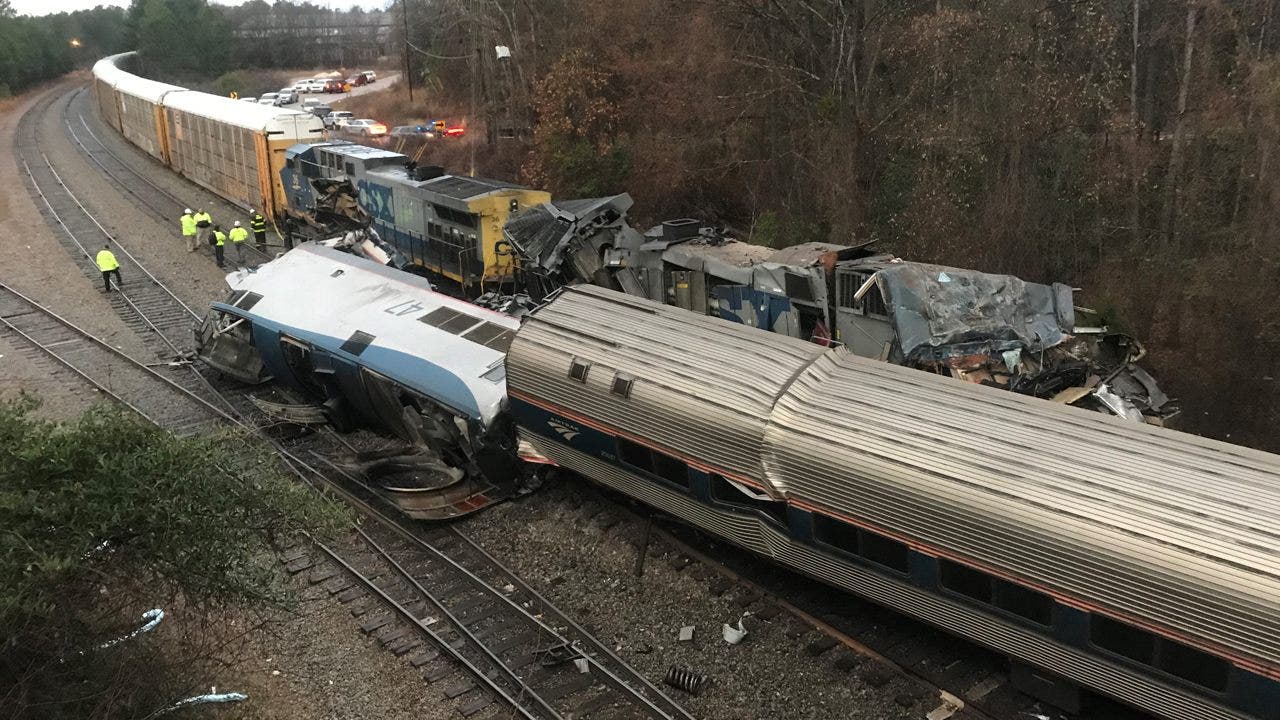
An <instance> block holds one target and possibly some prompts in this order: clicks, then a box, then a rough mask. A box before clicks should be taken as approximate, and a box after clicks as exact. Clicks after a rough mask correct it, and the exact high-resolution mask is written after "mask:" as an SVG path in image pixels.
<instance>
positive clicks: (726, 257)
mask: <svg viewBox="0 0 1280 720" xmlns="http://www.w3.org/2000/svg"><path fill="white" fill-rule="evenodd" d="M631 204H632V201H631V198H630V197H629V196H627V195H625V194H623V195H615V196H612V197H606V198H596V199H588V200H571V201H556V202H548V203H544V204H542V205H539V206H536V207H531V208H528V209H526V210H524V211H522V212H520V213H518V214H517V215H515V216H514V217H512V219H511V220H510V221H508V222H507V224H506V226H505V230H504V233H505V237H506V239H507V241H508V242H509V243H510V244H511V246H512V247H513V249H514V251H515V252H516V254H517V255H518V256H519V258H520V266H521V275H522V279H523V282H524V285H525V286H526V287H527V288H529V290H530V292H531V294H533V295H534V297H535V298H539V297H544V296H546V295H547V294H549V293H550V292H552V291H554V290H555V289H556V288H559V287H563V286H565V285H571V284H576V283H583V282H589V283H593V284H596V285H601V286H605V287H610V288H613V289H616V290H622V291H624V292H627V293H628V294H631V295H638V296H641V297H645V298H648V299H650V300H654V301H656V302H662V303H665V304H668V305H675V306H678V307H683V308H685V309H688V310H692V311H695V312H701V313H705V314H709V315H715V316H719V317H722V318H726V319H729V320H734V321H736V322H740V323H744V324H746V325H751V326H753V327H758V328H761V329H765V330H770V331H772V332H777V333H781V334H784V335H789V336H792V337H798V338H803V339H807V340H812V341H814V342H818V343H822V344H829V343H839V344H843V345H845V346H847V347H848V348H849V349H850V350H851V351H853V352H854V353H856V354H858V355H862V356H864V357H870V358H876V359H880V360H883V361H886V362H891V363H894V364H898V365H905V366H908V367H914V368H918V369H921V370H927V371H931V372H935V373H939V374H943V375H949V376H951V377H954V378H957V379H960V380H964V381H967V382H973V383H978V384H983V385H993V386H997V387H1002V388H1006V389H1009V390H1012V391H1014V392H1018V393H1022V394H1026V395H1033V396H1036V397H1040V398H1044V399H1047V400H1051V401H1055V402H1060V403H1066V404H1072V405H1079V406H1084V407H1090V408H1093V409H1096V410H1099V411H1103V412H1108V413H1111V414H1115V415H1119V416H1121V417H1125V418H1128V419H1130V420H1135V421H1145V422H1150V423H1153V424H1163V423H1164V422H1166V421H1167V420H1168V419H1169V418H1171V417H1173V416H1174V415H1176V414H1177V412H1178V406H1177V403H1176V402H1175V401H1173V400H1171V399H1170V398H1169V397H1168V396H1167V395H1165V394H1164V392H1162V391H1161V390H1160V388H1159V386H1158V384H1157V383H1156V381H1155V379H1154V378H1153V377H1152V376H1151V375H1150V373H1148V372H1147V371H1146V370H1144V369H1143V368H1142V367H1141V366H1140V365H1138V364H1137V363H1138V361H1139V360H1140V359H1141V358H1142V357H1143V355H1144V354H1145V351H1144V350H1143V348H1142V346H1141V344H1139V343H1138V342H1137V341H1136V340H1134V339H1133V338H1130V337H1128V336H1126V335H1124V334H1121V333H1115V332H1111V331H1109V330H1108V329H1107V328H1106V327H1104V326H1103V325H1102V324H1101V323H1100V321H1099V319H1098V317H1097V315H1096V313H1093V312H1092V311H1089V310H1087V309H1085V308H1080V307H1078V306H1076V305H1075V301H1074V291H1073V289H1072V288H1071V287H1069V286H1066V285H1063V284H1061V283H1054V284H1053V285H1043V284H1039V283H1030V282H1026V281H1024V280H1021V279H1019V278H1016V277H1013V276H1010V275H997V274H991V273H983V272H979V271H975V270H965V269H960V268H950V267H943V266H938V265H929V264H925V263H916V262H909V261H904V260H902V259H900V258H897V257H894V256H892V255H888V254H883V253H877V252H876V251H875V250H874V249H873V248H871V247H870V244H863V245H858V246H843V245H834V244H830V243H804V244H801V245H795V246H792V247H787V248H784V249H781V250H774V249H771V248H767V247H764V246H760V245H753V244H750V243H745V242H741V241H739V240H735V239H733V238H730V237H727V236H726V235H725V234H724V232H723V231H722V230H720V229H718V228H714V227H710V226H707V225H705V224H704V223H701V222H698V221H696V220H688V219H684V220H673V221H669V222H665V223H662V224H661V225H658V226H657V227H655V228H653V229H651V230H649V231H648V232H645V233H643V234H641V233H639V232H637V231H636V230H635V229H634V228H632V227H631V226H630V225H629V224H628V222H627V219H626V213H627V211H628V210H629V209H630V207H631Z"/></svg>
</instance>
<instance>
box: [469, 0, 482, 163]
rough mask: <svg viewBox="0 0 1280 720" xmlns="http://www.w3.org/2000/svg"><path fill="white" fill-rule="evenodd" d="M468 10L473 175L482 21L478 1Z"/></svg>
mask: <svg viewBox="0 0 1280 720" xmlns="http://www.w3.org/2000/svg"><path fill="white" fill-rule="evenodd" d="M467 12H468V14H469V15H470V16H471V47H472V48H473V49H474V53H473V54H472V56H471V120H470V122H469V124H470V125H471V127H468V128H467V142H468V143H470V144H471V168H470V170H469V171H468V172H469V174H470V175H471V177H475V176H476V136H475V132H474V131H473V130H472V128H474V127H475V124H476V86H477V84H478V83H479V76H480V31H479V25H480V21H479V20H477V19H476V3H475V0H471V1H470V2H468V3H467Z"/></svg>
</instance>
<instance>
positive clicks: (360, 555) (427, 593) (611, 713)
mask: <svg viewBox="0 0 1280 720" xmlns="http://www.w3.org/2000/svg"><path fill="white" fill-rule="evenodd" d="M56 101H57V97H56V94H55V93H50V95H49V96H47V97H46V98H44V99H42V100H41V101H40V102H38V103H37V104H36V106H34V107H33V108H32V110H31V111H29V113H28V116H27V117H24V118H23V120H22V122H21V124H20V127H19V134H18V143H17V145H18V147H17V148H16V150H17V155H18V157H19V160H20V164H21V165H22V166H23V168H24V170H25V173H26V175H27V178H28V182H29V185H30V188H29V189H30V191H31V194H32V196H33V198H35V199H36V201H37V203H38V204H39V205H41V206H42V213H43V214H44V216H45V218H46V221H47V222H48V224H49V225H50V226H51V227H52V228H53V229H54V230H55V232H56V234H57V235H58V239H59V242H60V243H61V244H62V245H63V247H64V248H65V249H66V250H67V252H68V253H69V254H70V255H71V256H72V257H73V258H75V259H76V260H77V262H78V264H79V265H80V266H81V268H82V271H83V275H84V280H85V281H86V282H100V276H99V273H98V271H97V268H96V266H95V264H94V262H93V253H94V252H96V247H100V245H95V244H97V243H102V242H107V241H110V242H111V243H112V246H113V249H114V250H115V251H116V252H117V254H118V256H120V257H119V259H120V261H121V270H122V272H123V273H124V274H125V276H126V278H127V279H126V280H125V282H124V283H123V287H118V288H116V290H118V292H114V293H112V295H111V301H112V307H113V309H114V310H115V311H116V312H117V313H118V314H119V315H120V317H121V318H122V319H123V320H124V321H125V323H126V324H127V325H128V326H129V327H130V328H131V329H133V330H135V331H136V332H139V333H141V334H143V335H145V336H146V337H147V338H148V345H149V346H150V347H152V348H153V349H155V350H156V352H157V353H158V354H159V355H160V356H161V357H162V358H166V357H168V358H172V359H177V362H176V363H172V362H162V363H160V365H161V366H162V367H170V366H172V365H173V364H176V365H178V366H180V367H182V368H184V369H185V371H184V372H182V373H180V375H179V379H174V378H172V377H169V374H170V373H167V372H162V371H161V370H158V369H155V368H153V367H151V366H150V365H148V364H147V363H146V362H144V361H142V360H139V359H136V358H132V357H130V356H129V355H127V354H126V353H124V352H122V351H120V350H118V349H115V348H113V347H111V345H110V344H108V343H107V342H106V341H104V340H102V339H101V338H98V337H95V336H94V335H92V334H91V333H90V332H88V331H87V330H85V329H83V328H81V327H78V326H76V325H75V324H73V323H71V322H70V321H68V320H66V319H65V318H62V317H61V316H59V315H57V314H56V313H54V312H53V311H51V310H49V309H47V308H45V307H43V306H41V305H40V304H39V303H37V302H36V301H34V300H32V299H31V298H29V297H27V296H25V295H23V294H22V293H20V292H19V291H17V290H15V289H13V288H11V287H9V286H8V285H4V284H2V283H0V332H3V333H8V334H11V335H13V336H14V337H15V338H17V339H19V340H21V341H22V343H25V344H26V345H27V347H28V348H29V349H30V350H31V351H32V352H34V353H41V354H43V355H46V356H48V357H49V358H50V359H52V360H53V361H54V362H55V363H56V365H57V367H58V368H60V369H61V371H64V372H66V373H68V374H69V375H71V376H73V377H75V378H76V379H77V380H78V381H81V382H84V383H86V384H88V385H90V386H92V387H94V388H95V389H96V390H98V391H100V392H102V393H104V394H105V395H106V396H107V397H110V398H111V399H113V400H115V401H116V402H119V403H122V404H124V405H125V406H127V407H129V408H130V409H132V410H133V411H135V412H137V413H138V414H139V415H140V416H142V417H143V418H145V419H147V420H148V421H150V422H152V423H155V424H156V425H158V426H160V427H163V428H166V429H168V430H170V431H172V432H175V433H177V434H184V433H194V432H200V431H204V430H207V429H209V428H212V427H213V426H215V425H218V424H229V425H233V426H238V427H240V428H242V429H245V430H247V431H249V432H250V433H252V434H255V435H256V436H257V437H259V438H261V439H262V440H264V441H266V442H268V443H269V444H270V445H271V446H273V447H274V449H275V450H276V451H277V452H278V453H279V454H280V457H281V459H282V461H283V462H284V463H285V465H286V467H287V468H288V469H289V470H290V471H291V472H293V473H294V474H296V475H297V476H298V477H299V479H301V480H303V481H305V482H308V483H309V484H312V485H313V486H318V487H321V488H324V489H325V490H327V491H328V492H331V493H334V494H337V495H338V496H340V497H342V498H344V499H346V500H347V501H348V502H349V503H351V504H353V505H354V506H355V507H357V508H358V509H359V510H361V511H362V513H363V515H364V517H366V518H367V519H368V520H370V521H371V523H370V524H369V525H368V526H367V527H364V528H356V529H355V530H354V532H353V534H352V535H350V536H349V537H348V538H346V539H344V540H343V541H342V542H341V544H334V545H333V546H327V545H323V544H320V543H315V546H314V547H315V557H316V558H317V559H318V558H320V557H324V558H327V562H331V563H334V564H335V566H337V567H340V568H341V571H342V572H343V573H344V574H345V576H346V577H348V578H350V581H351V585H352V587H353V588H354V587H356V586H358V587H361V588H365V589H366V591H367V592H368V594H369V600H370V605H369V606H368V607H367V608H365V610H366V612H369V613H388V614H389V615H388V617H390V614H395V613H399V615H400V617H401V621H402V622H404V623H406V624H407V626H408V627H409V629H407V630H406V631H405V632H406V634H407V633H409V632H410V631H412V632H416V633H418V636H419V638H420V639H421V641H422V642H421V643H418V644H413V647H414V648H419V647H422V646H425V645H426V644H427V643H431V644H433V645H435V648H434V649H433V650H432V651H431V652H430V653H428V652H427V651H426V650H422V651H421V652H419V653H418V655H416V656H415V658H414V664H415V666H420V667H421V668H422V669H423V674H424V677H426V678H427V679H431V678H433V677H446V676H449V675H451V674H453V673H460V674H461V675H462V676H464V677H465V678H467V680H466V681H465V684H462V685H457V684H455V685H453V686H450V687H448V688H445V690H444V692H445V698H446V699H449V700H452V699H454V698H458V697H462V696H464V695H467V694H468V693H470V692H471V691H472V690H475V689H480V690H481V691H482V692H481V693H478V694H476V696H475V697H471V698H467V699H466V700H465V702H463V703H461V704H460V705H459V712H460V713H461V714H463V716H466V717H469V716H471V715H472V714H475V713H477V712H479V711H481V710H485V709H490V708H495V709H496V714H497V715H499V716H502V717H514V716H520V717H525V718H530V719H531V720H532V719H542V718H548V719H564V718H570V717H573V718H587V717H606V716H607V717H610V718H661V719H663V720H692V716H690V715H688V714H687V713H686V712H685V711H683V710H682V709H681V708H680V707H679V705H678V704H677V703H675V702H674V701H672V700H671V699H670V698H668V697H666V696H665V695H664V694H663V693H662V692H661V691H660V690H658V689H657V688H656V687H655V686H654V685H652V684H651V683H650V682H649V681H648V680H646V679H645V678H644V677H643V676H641V675H640V674H639V673H637V672H636V671H635V670H634V669H632V668H631V667H630V666H628V665H627V664H626V663H625V662H623V661H622V660H621V659H620V658H618V657H617V656H616V655H615V654H614V653H612V652H611V651H610V650H609V649H608V648H607V647H606V646H605V645H603V644H602V643H600V642H599V641H598V640H596V639H595V638H594V637H592V636H591V635H590V634H589V633H587V632H585V631H584V630H582V628H580V627H579V626H577V625H576V624H575V623H573V622H572V621H571V620H570V619H569V618H568V617H567V616H565V615H564V614H563V613H561V612H560V611H559V610H557V609H556V608H555V607H554V606H553V605H551V604H550V603H549V602H547V601H546V600H545V599H543V598H542V597H541V596H539V595H538V594H537V593H536V592H535V591H534V590H533V589H532V588H530V587H528V586H527V585H526V584H524V583H523V582H522V581H520V580H519V579H518V578H517V577H516V576H515V574H514V573H513V572H511V571H510V570H509V569H507V568H506V567H505V566H503V565H502V564H501V563H500V562H498V561H497V560H496V559H494V558H492V557H491V556H489V555H487V554H486V553H484V551H483V550H482V549H480V548H479V546H477V545H475V543H473V542H471V541H470V540H469V539H467V538H466V537H465V536H464V535H462V533H461V532H459V531H457V530H455V529H445V530H442V531H439V533H438V534H437V535H435V536H434V537H428V536H427V535H426V534H425V532H424V531H423V530H422V529H421V528H416V527H412V526H409V525H407V524H406V523H404V522H403V521H401V519H400V518H399V517H397V516H396V515H395V514H394V513H395V510H394V508H391V507H385V508H379V503H380V502H384V501H381V500H380V499H379V496H377V495H375V494H374V493H372V492H370V491H369V489H368V488H367V487H365V486H363V485H362V484H361V483H360V481H359V480H358V479H356V478H354V477H352V476H349V475H346V474H345V473H342V472H341V471H340V470H339V469H338V468H337V467H336V466H334V465H332V464H329V468H328V469H324V470H322V469H318V468H316V467H315V466H313V465H312V464H310V463H308V462H307V461H304V460H303V459H302V458H301V457H300V454H301V453H303V452H307V451H310V452H312V453H315V454H316V457H318V458H320V459H321V460H322V461H323V459H324V458H323V455H320V454H319V452H317V448H319V449H322V450H327V451H329V452H333V451H334V450H336V449H337V448H336V447H335V445H336V442H337V441H339V440H340V439H336V438H335V437H331V436H325V435H312V436H309V437H305V438H302V439H299V440H295V441H292V442H287V443H286V442H283V441H281V440H279V439H277V438H273V437H271V436H269V435H268V434H267V433H266V432H265V431H264V430H262V429H261V428H259V427H257V426H256V425H255V424H254V423H253V422H252V421H251V420H250V419H249V410H248V408H249V407H251V405H250V403H249V401H248V397H247V394H246V393H243V392H241V393H238V394H232V393H229V392H227V391H226V390H223V389H219V388H218V387H216V386H215V385H214V384H213V383H211V382H210V381H209V380H208V379H207V378H205V377H204V376H203V375H201V373H200V372H199V370H198V369H197V368H196V367H194V366H192V365H191V364H190V363H188V362H185V361H184V358H185V357H186V356H187V354H188V352H189V350H188V348H189V344H190V342H191V337H192V336H191V332H190V330H191V324H192V322H193V321H194V320H197V319H198V315H197V314H196V313H195V312H194V311H193V310H192V309H191V308H190V307H188V306H187V305H186V304H185V303H184V302H183V301H182V300H181V299H180V298H179V297H178V296H177V295H176V294H174V292H173V291H172V289H171V288H169V287H168V286H167V285H166V284H165V283H164V282H163V281H162V280H160V279H159V278H157V277H156V276H155V275H154V274H152V273H151V271H150V270H149V269H148V268H147V267H146V265H145V262H144V260H145V258H143V257H140V254H141V253H139V254H135V253H133V252H131V251H130V250H129V249H128V248H126V247H124V246H123V245H121V244H119V243H118V241H116V239H115V238H114V237H113V236H112V235H111V233H110V232H109V231H108V230H107V229H106V227H105V226H103V225H102V224H101V223H100V222H99V221H98V219H97V218H96V217H95V216H94V214H93V212H92V211H91V210H90V209H89V208H88V207H87V206H86V205H85V204H84V203H83V202H82V201H81V199H80V198H79V197H77V196H76V194H75V193H74V191H72V190H71V188H69V187H68V186H67V185H66V184H65V183H64V182H63V181H62V177H61V176H60V175H59V173H58V171H57V169H56V168H55V167H54V165H53V164H52V163H51V162H50V161H49V159H48V157H47V156H46V155H45V154H44V153H43V152H41V150H40V144H39V136H38V132H37V128H36V124H37V123H36V121H37V120H38V119H39V118H40V116H41V114H42V113H44V112H47V111H48V109H49V106H50V105H51V104H52V103H53V102H56ZM86 127H87V125H86ZM81 147H82V148H84V145H81ZM100 147H105V146H101V145H100ZM37 160H38V162H37ZM99 167H100V168H102V169H103V171H104V173H106V172H107V171H106V168H105V167H103V165H102V164H99ZM180 380H185V382H180ZM122 388H132V390H125V389H122ZM206 396H207V397H206ZM224 406H225V408H226V409H224ZM449 543H452V545H451V546H449ZM294 562H295V563H296V562H297V559H296V558H295V559H294ZM312 564H313V562H312V561H308V562H307V563H306V566H307V567H311V565H312ZM293 567H296V565H295V566H293ZM395 578H399V579H398V580H395ZM389 581H394V582H395V583H398V584H395V585H391V584H389ZM441 583H445V585H444V588H445V589H444V590H441V589H438V588H441V587H442V586H441ZM428 584H429V585H430V587H432V588H433V589H432V590H427V587H428ZM406 592H417V593H418V597H417V598H416V600H417V601H418V603H419V604H418V606H414V605H412V604H406V603H405V602H403V601H404V600H406V599H407V598H405V597H404V594H405V593H406ZM482 608H483V609H482ZM414 609H421V610H423V611H428V612H434V613H435V614H434V615H429V616H427V617H421V616H419V615H418V614H414V613H413V612H411V611H412V610H414ZM428 619H430V620H432V622H427V620H428ZM366 622H368V621H366ZM388 622H389V620H388ZM384 624H385V623H384ZM414 628H416V630H414ZM552 648H561V649H560V650H553V649H552ZM530 657H532V660H530V659H529V658H530ZM552 658H554V661H552ZM575 660H576V661H578V662H575ZM580 665H585V667H586V668H587V669H586V672H582V671H580V669H579V666H580Z"/></svg>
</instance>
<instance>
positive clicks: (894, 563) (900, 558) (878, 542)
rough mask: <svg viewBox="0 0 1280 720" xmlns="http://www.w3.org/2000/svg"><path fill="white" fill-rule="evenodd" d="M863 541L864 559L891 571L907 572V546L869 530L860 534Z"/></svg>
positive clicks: (861, 531)
mask: <svg viewBox="0 0 1280 720" xmlns="http://www.w3.org/2000/svg"><path fill="white" fill-rule="evenodd" d="M858 534H859V536H860V538H861V540H862V557H864V558H866V559H868V560H870V561H871V562H873V563H875V564H877V565H882V566H884V567H887V568H889V569H890V570H897V571H898V572H901V573H904V572H906V571H907V556H908V553H907V544H906V543H901V542H898V541H897V540H893V539H890V538H887V537H885V536H884V535H881V534H879V533H873V532H871V531H869V530H860V531H859V532H858Z"/></svg>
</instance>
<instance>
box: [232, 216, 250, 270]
mask: <svg viewBox="0 0 1280 720" xmlns="http://www.w3.org/2000/svg"><path fill="white" fill-rule="evenodd" d="M229 237H230V238H231V244H232V245H235V247H236V262H239V263H242V264H243V263H244V248H243V247H242V243H243V242H244V241H245V240H248V239H249V231H248V230H245V229H244V228H242V227H240V221H239V220H237V221H236V222H235V225H234V226H232V228H231V234H230V235H229Z"/></svg>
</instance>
